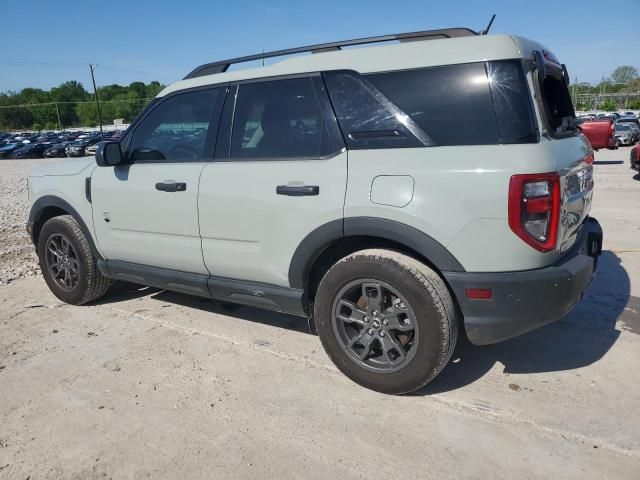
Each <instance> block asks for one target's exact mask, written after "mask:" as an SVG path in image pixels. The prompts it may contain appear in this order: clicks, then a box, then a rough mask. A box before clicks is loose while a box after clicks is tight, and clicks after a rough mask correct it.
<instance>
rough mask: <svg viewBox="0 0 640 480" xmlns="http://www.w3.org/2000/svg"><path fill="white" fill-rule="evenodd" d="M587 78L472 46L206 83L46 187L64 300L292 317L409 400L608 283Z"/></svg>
mask: <svg viewBox="0 0 640 480" xmlns="http://www.w3.org/2000/svg"><path fill="white" fill-rule="evenodd" d="M391 41H396V43H392V44H390V42H391ZM377 42H386V44H385V45H375V46H372V45H369V46H368V47H367V48H348V47H350V46H353V45H363V44H374V43H377ZM305 52H307V53H308V52H311V53H313V54H312V55H297V56H294V57H292V58H289V59H286V60H283V61H280V62H277V63H273V64H271V65H268V66H265V67H262V68H252V69H237V70H233V69H232V70H229V67H230V66H232V65H236V64H239V63H243V62H247V61H255V60H260V59H265V58H272V57H277V56H286V55H290V54H301V53H305ZM568 78H569V77H568V74H567V71H566V69H565V67H564V65H562V64H560V63H559V62H558V60H557V59H556V58H555V57H554V55H553V54H552V53H551V52H550V51H549V50H548V49H547V48H545V47H544V46H542V45H540V44H538V43H535V42H532V41H530V40H527V39H524V38H520V37H514V36H507V35H483V34H478V33H477V32H474V31H472V30H469V29H464V28H457V29H446V30H435V31H426V32H414V33H407V34H398V35H390V36H384V37H372V38H366V39H359V40H350V41H345V42H336V43H330V44H321V45H314V46H310V47H304V48H296V49H291V50H281V51H277V52H270V53H264V54H261V55H254V56H248V57H242V58H236V59H231V60H225V61H220V62H215V63H210V64H206V65H202V66H200V67H198V68H196V69H195V70H194V71H193V72H191V73H190V74H189V75H187V77H186V78H185V79H183V80H181V81H178V82H176V83H174V84H172V85H170V86H168V87H167V88H165V89H164V90H163V91H162V92H160V94H159V95H158V97H157V98H156V99H155V100H154V101H153V102H151V104H150V105H149V106H148V107H147V108H146V109H145V110H144V111H143V112H142V114H141V115H140V116H139V117H138V118H137V119H136V120H135V121H134V122H133V123H132V125H131V127H130V128H129V129H128V131H127V132H126V134H125V135H124V136H123V138H122V139H121V141H120V142H113V141H111V142H104V143H102V144H101V145H100V147H99V148H98V151H97V153H96V156H95V159H93V158H87V159H82V160H70V161H67V162H66V163H61V164H55V165H47V166H42V167H40V168H38V169H36V170H35V171H34V172H33V174H32V175H31V176H30V178H29V195H30V204H31V211H30V216H29V222H28V226H27V229H28V231H29V232H30V234H31V236H32V238H33V241H34V243H35V245H36V247H37V251H38V256H39V258H40V265H41V267H42V271H43V274H44V279H45V281H46V282H47V284H48V286H49V288H50V289H51V291H52V292H53V293H54V294H55V295H56V296H57V297H58V298H60V299H62V300H63V301H65V302H68V303H71V304H75V305H80V304H84V303H88V302H91V301H94V300H96V299H97V298H100V297H101V296H103V295H104V294H105V293H106V292H107V290H108V289H109V286H110V284H111V283H112V282H113V281H117V280H124V281H128V282H134V283H137V284H142V285H149V286H154V287H158V288H162V289H168V290H173V291H177V292H183V293H187V294H193V295H199V296H202V297H207V298H212V299H216V300H220V301H224V302H231V303H241V304H247V305H252V306H256V307H263V308H267V309H273V310H277V311H281V312H287V313H290V314H294V315H298V316H300V317H303V318H308V319H312V320H313V322H314V323H313V324H314V325H315V328H316V330H317V332H318V335H319V337H320V340H321V342H322V344H323V346H324V348H325V350H326V352H327V353H328V355H329V356H330V357H331V359H332V360H333V361H334V362H335V364H336V365H337V366H338V368H339V369H340V370H341V371H342V372H344V373H345V374H346V375H348V376H349V377H350V378H351V379H353V380H354V381H356V382H357V383H359V384H361V385H364V386H366V387H368V388H371V389H375V390H378V391H381V392H387V393H404V392H410V391H413V390H416V389H418V388H420V387H422V386H423V385H425V384H427V383H428V382H429V381H431V380H432V379H433V378H434V377H436V375H438V373H440V371H441V370H442V369H443V368H444V367H445V365H446V364H447V362H448V361H449V359H450V357H451V354H452V352H453V349H454V347H455V345H456V338H457V334H458V329H459V328H464V329H465V331H466V334H467V336H468V338H469V339H470V341H471V342H473V343H475V344H480V345H482V344H489V343H493V342H499V341H502V340H505V339H508V338H510V337H513V336H515V335H519V334H522V333H524V332H527V331H529V330H531V329H533V328H536V327H539V326H541V325H543V324H545V323H548V322H551V321H554V320H557V319H559V318H560V317H562V316H563V315H565V314H566V313H567V312H568V311H569V310H570V309H571V308H572V307H573V306H574V305H575V304H576V303H577V302H578V301H579V300H580V298H581V296H582V294H583V292H584V291H585V289H586V288H587V287H588V285H589V283H590V280H591V277H592V274H593V273H594V271H595V268H596V265H597V258H598V255H599V254H600V250H601V245H602V230H601V229H600V227H599V224H598V223H597V222H596V221H595V220H594V219H592V218H589V211H590V208H591V201H592V192H593V181H592V163H593V150H592V149H591V147H590V145H589V142H588V141H587V140H586V138H585V137H584V136H583V135H582V134H580V133H579V132H578V131H577V130H576V122H575V114H574V110H573V106H572V104H571V99H570V97H569V93H568V89H567V83H568Z"/></svg>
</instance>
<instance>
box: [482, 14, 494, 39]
mask: <svg viewBox="0 0 640 480" xmlns="http://www.w3.org/2000/svg"><path fill="white" fill-rule="evenodd" d="M495 19H496V14H495V13H494V14H493V15H492V17H491V20H489V25H487V28H485V29H484V30H480V32H479V33H480V35H486V34H487V33H489V29H490V28H491V25H493V21H494V20H495Z"/></svg>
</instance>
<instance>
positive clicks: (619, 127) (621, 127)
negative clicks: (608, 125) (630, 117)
mask: <svg viewBox="0 0 640 480" xmlns="http://www.w3.org/2000/svg"><path fill="white" fill-rule="evenodd" d="M616 130H620V131H626V130H631V127H629V126H628V125H616Z"/></svg>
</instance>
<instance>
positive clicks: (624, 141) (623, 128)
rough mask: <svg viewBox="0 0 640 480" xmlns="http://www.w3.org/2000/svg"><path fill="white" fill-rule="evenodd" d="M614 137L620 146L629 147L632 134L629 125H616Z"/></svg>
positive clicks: (631, 141)
mask: <svg viewBox="0 0 640 480" xmlns="http://www.w3.org/2000/svg"><path fill="white" fill-rule="evenodd" d="M615 136H616V140H617V141H618V142H619V143H620V144H621V145H631V144H632V143H633V137H634V134H633V130H631V127H630V126H629V125H626V124H620V123H616V133H615Z"/></svg>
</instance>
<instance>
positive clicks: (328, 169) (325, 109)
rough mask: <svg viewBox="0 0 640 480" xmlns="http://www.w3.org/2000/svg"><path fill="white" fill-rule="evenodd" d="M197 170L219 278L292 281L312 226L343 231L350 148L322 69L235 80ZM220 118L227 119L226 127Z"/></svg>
mask: <svg viewBox="0 0 640 480" xmlns="http://www.w3.org/2000/svg"><path fill="white" fill-rule="evenodd" d="M222 125H223V126H222V127H221V131H220V134H219V135H218V143H217V145H216V155H215V156H216V158H215V161H214V162H213V163H210V164H208V165H207V166H206V167H205V168H204V170H203V171H202V176H201V180H200V197H199V202H198V207H199V208H198V210H199V219H200V233H201V235H202V250H203V255H204V260H205V263H206V266H207V268H208V269H209V271H210V272H211V274H212V275H213V276H215V277H223V278H232V279H240V280H247V281H251V282H263V283H267V284H271V285H277V286H283V287H288V286H289V278H288V272H289V266H290V263H291V259H292V257H293V254H294V252H295V250H296V248H297V247H298V246H299V245H300V243H301V242H302V240H303V239H304V238H305V237H306V236H307V235H308V234H309V233H310V232H312V231H313V230H315V229H317V228H319V227H321V226H323V225H326V224H331V225H333V226H334V228H336V229H338V230H340V231H342V219H343V207H344V198H345V189H346V183H347V152H346V150H345V148H344V145H343V142H342V138H341V136H340V132H339V130H338V126H337V123H336V120H335V117H334V115H333V111H332V109H331V105H330V103H329V100H328V97H327V94H326V91H325V87H324V83H323V80H322V78H321V77H320V75H306V76H302V77H296V78H285V79H280V80H267V81H265V80H262V81H251V82H244V83H240V84H235V85H233V86H232V87H231V90H230V92H229V94H228V95H227V101H226V103H225V107H224V113H223V120H222ZM225 125H226V126H225Z"/></svg>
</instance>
